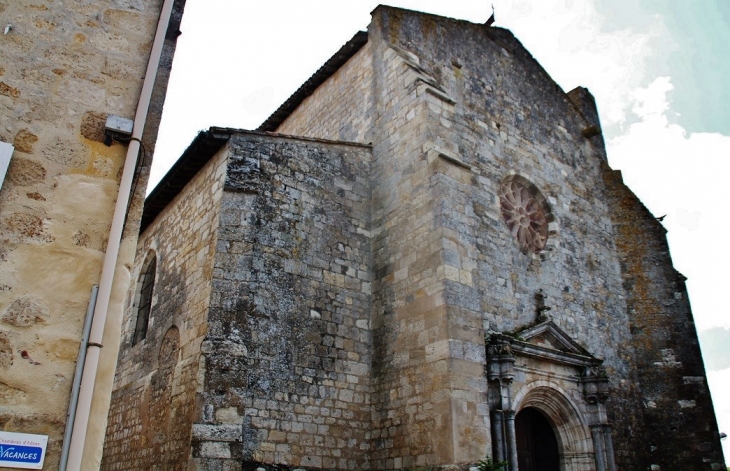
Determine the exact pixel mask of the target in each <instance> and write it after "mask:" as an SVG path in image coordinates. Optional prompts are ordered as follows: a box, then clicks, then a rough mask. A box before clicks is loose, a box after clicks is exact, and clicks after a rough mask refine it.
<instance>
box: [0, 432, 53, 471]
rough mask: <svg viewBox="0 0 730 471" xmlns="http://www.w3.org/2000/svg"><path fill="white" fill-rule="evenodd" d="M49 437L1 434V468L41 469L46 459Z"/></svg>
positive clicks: (11, 433) (10, 433) (27, 434)
mask: <svg viewBox="0 0 730 471" xmlns="http://www.w3.org/2000/svg"><path fill="white" fill-rule="evenodd" d="M46 445H48V435H31V434H29V433H14V432H0V467H5V468H15V469H41V468H43V460H45V459H46Z"/></svg>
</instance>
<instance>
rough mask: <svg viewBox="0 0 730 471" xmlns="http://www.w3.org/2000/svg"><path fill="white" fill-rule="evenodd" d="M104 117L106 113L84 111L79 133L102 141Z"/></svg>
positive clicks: (90, 138)
mask: <svg viewBox="0 0 730 471" xmlns="http://www.w3.org/2000/svg"><path fill="white" fill-rule="evenodd" d="M106 118H107V114H106V113H99V112H95V111H87V112H85V113H84V115H83V116H82V117H81V135H82V136H84V137H85V138H86V139H89V140H91V141H96V142H104V127H105V125H106Z"/></svg>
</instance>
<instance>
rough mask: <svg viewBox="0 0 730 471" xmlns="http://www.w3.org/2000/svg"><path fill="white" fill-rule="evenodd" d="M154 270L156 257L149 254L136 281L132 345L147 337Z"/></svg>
mask: <svg viewBox="0 0 730 471" xmlns="http://www.w3.org/2000/svg"><path fill="white" fill-rule="evenodd" d="M156 270H157V257H155V255H154V254H150V256H149V257H148V258H147V263H146V264H145V266H144V268H142V273H141V274H140V275H139V280H138V281H137V296H136V298H137V322H136V324H135V326H134V339H133V340H132V345H135V344H137V343H139V342H140V341H142V340H144V339H145V337H146V336H147V325H148V324H149V322H150V309H151V307H152V292H153V290H154V287H155V271H156Z"/></svg>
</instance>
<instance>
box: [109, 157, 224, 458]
mask: <svg viewBox="0 0 730 471" xmlns="http://www.w3.org/2000/svg"><path fill="white" fill-rule="evenodd" d="M226 159H227V153H226V151H225V149H224V150H222V151H220V152H219V153H218V154H217V155H215V156H214V157H213V158H212V159H211V160H210V161H209V162H208V163H207V164H206V165H205V167H203V169H202V170H201V171H200V172H198V174H197V175H196V176H195V177H194V178H193V179H192V180H191V181H190V182H189V183H188V184H187V185H186V186H185V188H184V189H183V190H182V191H181V192H180V194H178V195H177V197H176V198H175V199H174V200H173V201H172V202H171V203H170V204H169V205H168V206H167V208H166V209H165V211H163V212H162V213H161V214H160V215H159V216H158V217H157V218H156V219H155V221H154V222H153V223H152V224H151V225H150V226H149V227H148V228H146V230H145V231H144V232H143V233H142V234H141V236H140V241H139V244H138V249H137V255H136V263H135V267H136V268H135V270H134V271H133V272H132V277H133V278H132V279H133V281H134V282H133V283H131V287H130V289H129V293H128V295H127V301H126V304H125V313H124V322H123V331H122V347H121V350H120V353H119V363H118V366H117V370H116V376H115V381H114V393H113V394H112V401H111V408H110V410H109V424H108V427H107V432H106V441H105V443H104V458H103V461H102V466H101V469H108V470H115V469H118V470H126V469H154V468H156V467H159V469H170V470H172V469H186V466H187V462H188V460H189V458H190V437H191V428H192V423H193V420H194V416H195V411H196V403H195V395H196V392H197V390H198V387H199V385H200V383H199V380H198V374H199V365H200V358H201V350H200V349H201V344H202V342H203V338H204V337H205V335H206V332H207V328H208V327H207V326H208V324H207V322H208V317H207V316H208V306H209V302H210V297H211V289H212V285H211V279H212V272H213V260H214V253H215V247H216V232H217V229H218V221H219V213H220V201H221V196H222V193H223V182H224V176H225V170H226ZM152 255H154V256H155V257H156V259H157V270H156V277H155V285H154V291H153V297H152V308H151V312H150V319H149V325H148V328H147V334H146V337H145V338H144V340H142V341H139V342H138V343H136V344H135V343H134V332H135V326H136V322H137V306H138V302H139V296H138V291H139V289H140V287H139V285H138V283H137V282H136V281H137V280H138V279H139V277H140V272H141V270H142V268H143V266H144V265H145V262H146V261H148V260H150V259H151V256H152Z"/></svg>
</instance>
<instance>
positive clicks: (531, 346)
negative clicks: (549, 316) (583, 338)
mask: <svg viewBox="0 0 730 471" xmlns="http://www.w3.org/2000/svg"><path fill="white" fill-rule="evenodd" d="M497 338H499V339H503V341H505V340H506V341H508V342H509V345H510V349H511V351H512V352H513V354H514V355H524V356H530V357H535V358H539V359H542V360H546V361H550V362H553V363H559V364H566V365H573V366H577V367H583V368H588V367H597V366H599V365H600V364H601V363H603V360H600V359H598V358H596V357H594V356H593V355H591V354H590V353H589V352H588V351H587V350H586V349H585V348H583V347H582V346H581V345H580V344H578V342H576V341H575V340H573V339H572V338H571V337H570V335H568V334H566V333H565V332H564V331H563V330H562V329H561V328H560V327H558V326H557V325H555V323H554V322H553V321H551V320H548V321H545V322H541V323H540V324H537V325H535V326H532V327H529V328H527V329H524V330H522V331H519V332H516V333H515V334H512V335H505V334H497V335H493V336H492V340H490V343H493V342H494V341H495V340H496V339H497Z"/></svg>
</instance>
